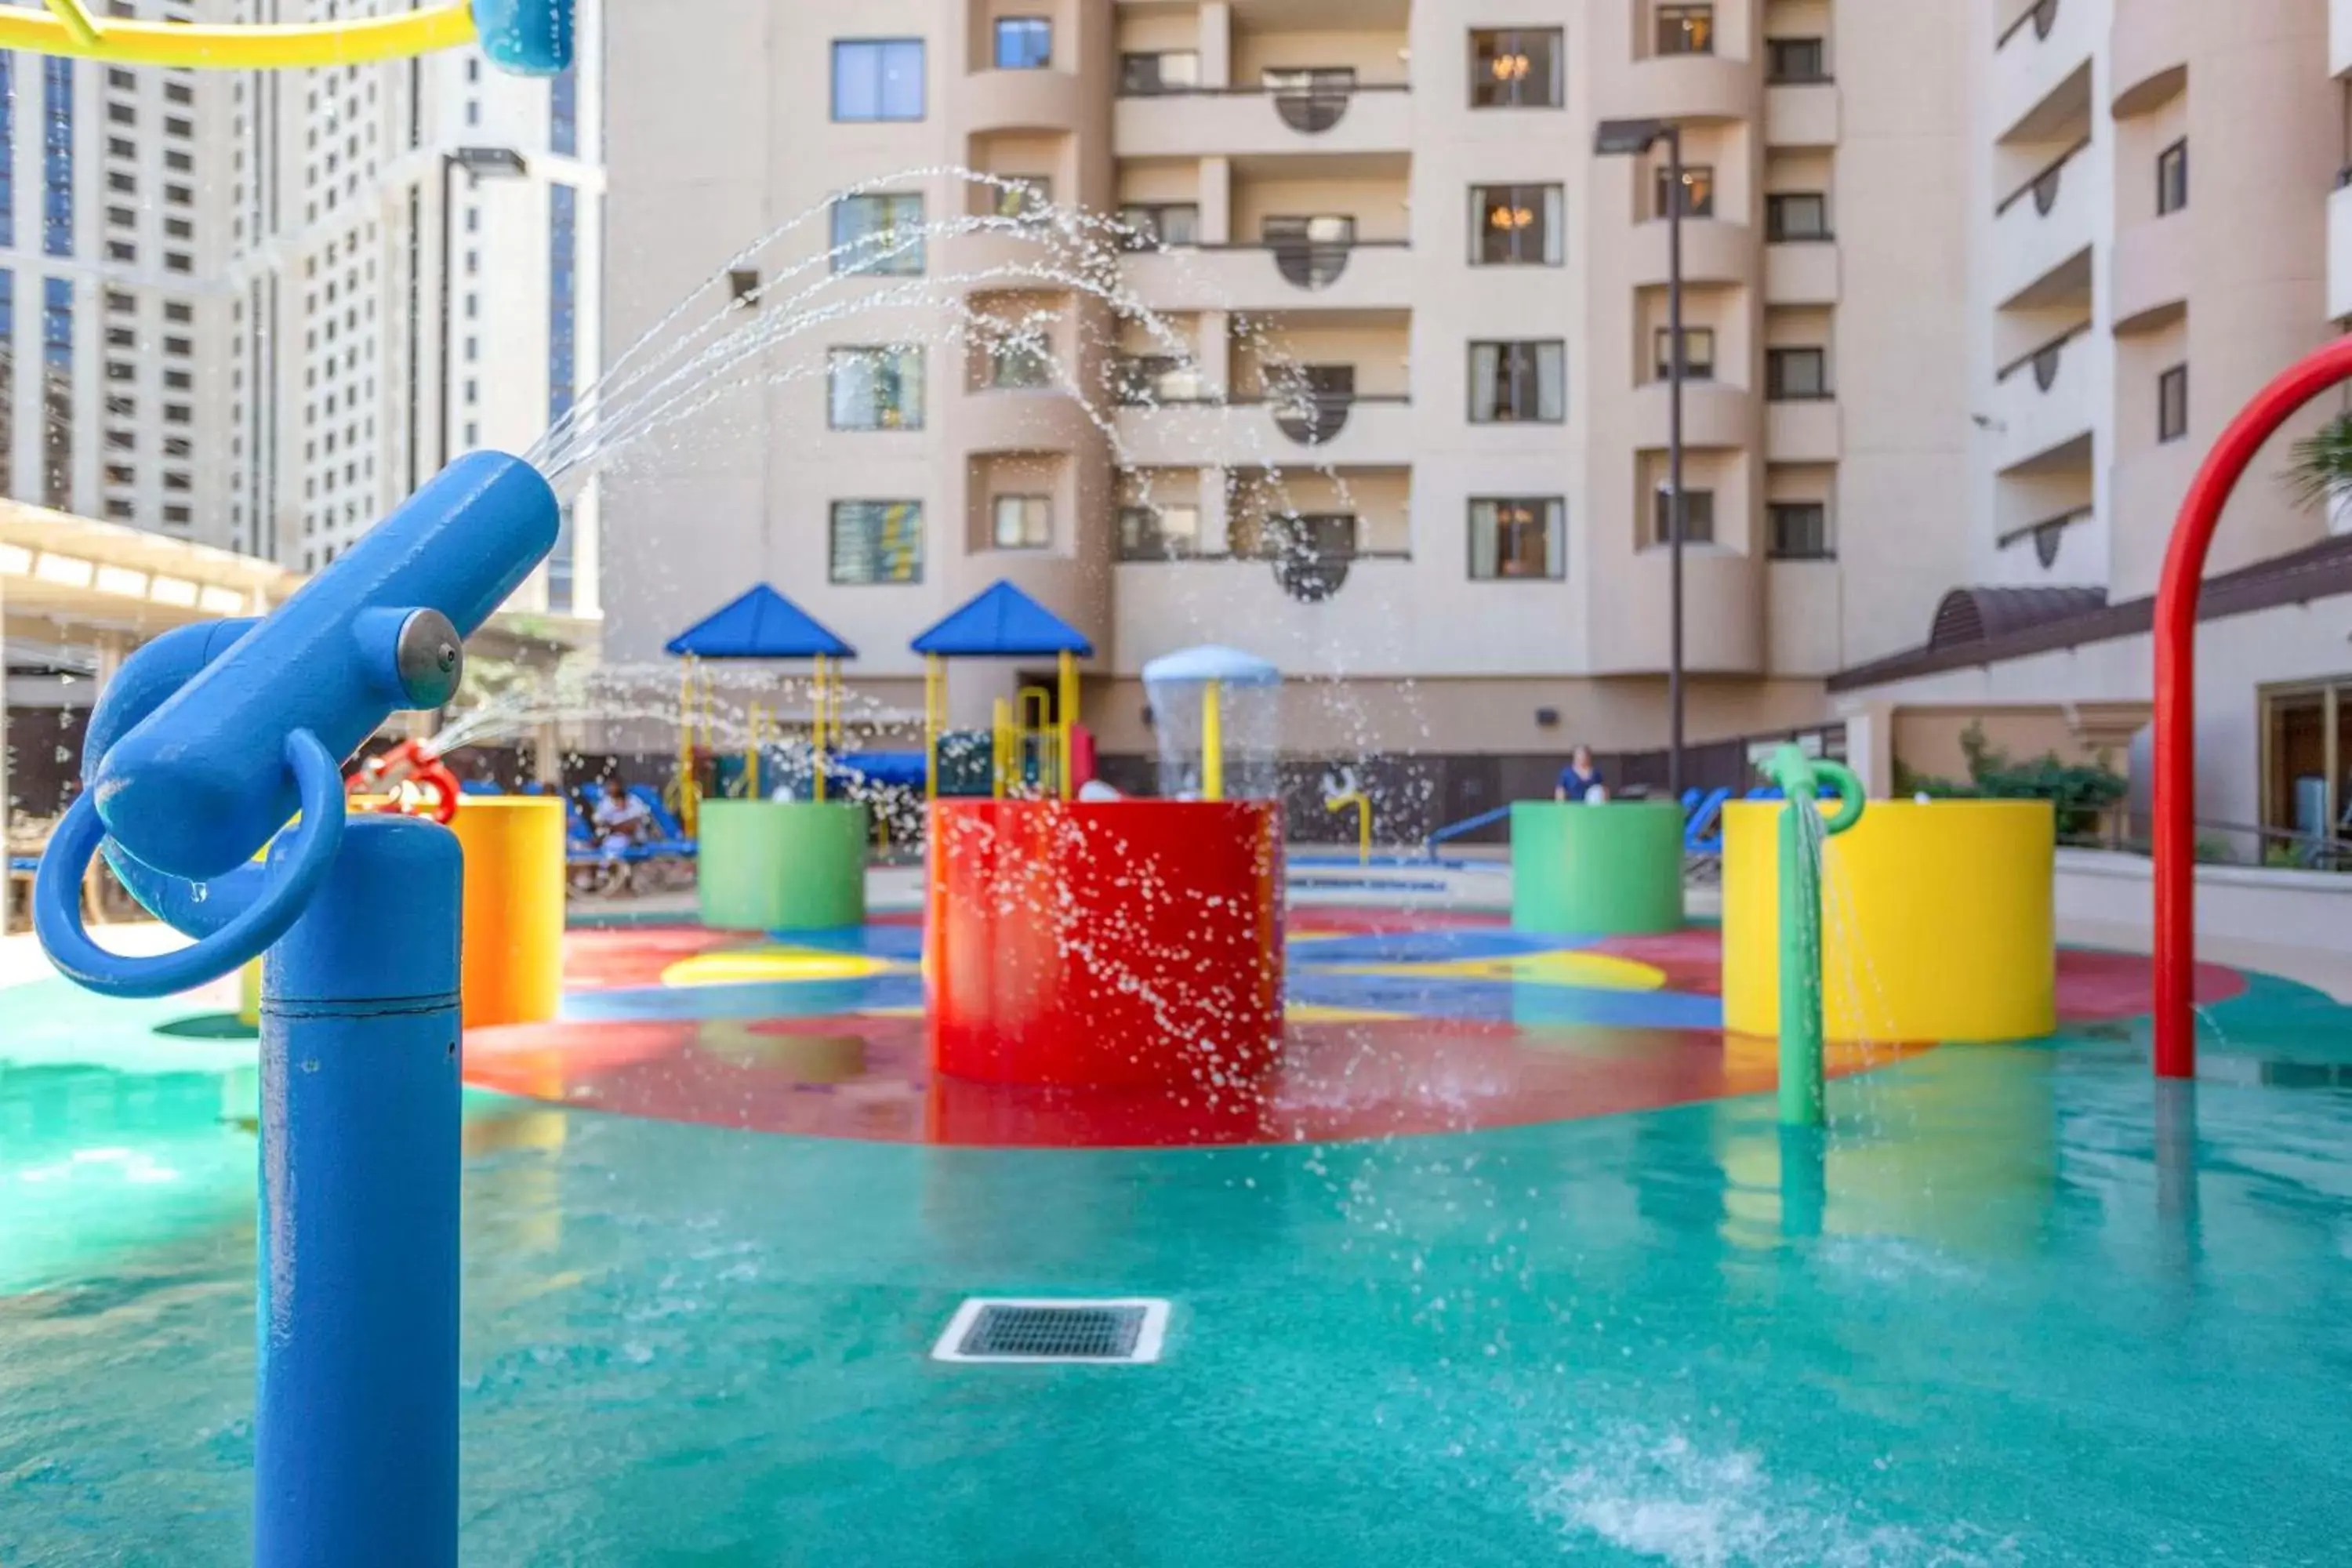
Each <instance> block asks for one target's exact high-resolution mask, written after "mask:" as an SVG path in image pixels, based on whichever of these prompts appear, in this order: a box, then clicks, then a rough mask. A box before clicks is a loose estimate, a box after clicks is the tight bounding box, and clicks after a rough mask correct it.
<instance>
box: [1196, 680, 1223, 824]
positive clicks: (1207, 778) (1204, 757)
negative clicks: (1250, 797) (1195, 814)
mask: <svg viewBox="0 0 2352 1568" xmlns="http://www.w3.org/2000/svg"><path fill="white" fill-rule="evenodd" d="M1201 798H1202V800H1223V799H1224V798H1225V719H1224V712H1223V704H1221V703H1220V702H1219V701H1218V700H1217V683H1216V682H1215V681H1213V680H1212V681H1210V682H1208V683H1207V684H1206V685H1204V686H1202V688H1201Z"/></svg>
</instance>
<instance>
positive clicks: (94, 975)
mask: <svg viewBox="0 0 2352 1568" xmlns="http://www.w3.org/2000/svg"><path fill="white" fill-rule="evenodd" d="M286 765H287V766H288V767H289V769H291V770H292V772H293V774H294V783H295V786H296V788H297V789H298V790H299V791H300V794H301V798H302V822H301V826H299V827H297V828H296V829H295V830H294V837H293V843H292V845H291V846H290V847H289V853H288V855H287V856H286V858H284V859H283V860H281V861H280V862H279V864H278V867H277V868H275V869H274V870H273V871H272V872H270V873H266V874H265V876H264V879H263V881H262V884H261V889H260V892H259V896H257V898H255V900H253V902H252V903H251V904H250V905H249V906H247V908H246V909H244V910H240V911H239V912H238V913H236V915H234V916H232V917H230V919H229V920H228V921H226V923H224V924H223V925H222V926H221V927H220V929H219V930H217V931H213V932H211V933H210V934H209V935H206V936H205V937H203V938H202V939H200V940H199V941H197V942H195V943H194V945H192V946H189V947H184V948H182V949H180V950H179V951H178V952H168V953H164V954H163V955H162V956H160V957H156V958H125V957H123V956H122V955H121V953H116V952H107V951H106V950H105V949H104V948H102V947H100V946H99V945H98V944H97V943H96V942H92V941H90V940H89V931H86V930H84V929H83V926H82V923H81V884H82V878H83V876H84V875H85V874H86V873H87V872H88V871H89V863H90V859H91V858H92V857H93V856H95V855H96V854H97V853H98V849H99V845H100V841H101V840H103V839H104V838H105V837H106V824H105V823H104V822H103V821H102V820H100V817H99V815H98V802H97V800H96V798H95V797H94V796H93V795H91V794H90V792H89V791H88V790H84V791H83V792H82V793H81V794H80V795H77V796H75V797H74V803H73V805H70V806H68V808H67V809H66V815H65V820H64V821H63V822H60V823H59V824H58V831H57V833H56V835H55V837H52V838H51V839H50V840H49V847H48V850H47V853H46V854H44V855H43V856H42V857H41V868H40V871H39V873H38V874H37V876H36V877H35V879H34V881H33V929H34V931H37V933H39V936H40V939H41V946H42V947H43V948H44V949H46V950H47V952H48V955H49V961H50V962H51V963H55V964H56V965H57V966H58V970H59V971H60V972H62V973H64V974H65V976H66V978H68V980H71V981H73V982H75V983H76V984H80V985H84V986H87V987H88V988H89V989H90V990H92V991H95V992H97V993H99V994H100V995H102V996H169V995H172V994H175V993H177V992H181V991H185V990H187V989H189V988H190V987H191V986H196V985H201V984H204V983H205V982H206V981H208V980H217V979H218V978H220V977H221V976H222V975H224V974H226V973H229V972H230V971H231V970H234V969H236V968H238V967H240V966H242V965H243V964H244V963H246V962H247V961H248V960H250V959H252V958H255V957H257V956H258V955H259V954H260V952H261V951H262V950H263V949H264V948H267V947H268V946H269V945H270V944H271V943H272V942H276V941H277V940H278V938H279V937H281V936H284V935H285V934H286V932H287V930H288V928H289V927H290V926H292V925H293V923H294V922H295V921H298V920H299V919H300V918H301V916H302V910H304V908H305V907H307V906H308V905H309V904H310V895H311V894H313V893H315V892H317V891H318V889H319V882H320V879H321V878H323V877H325V876H326V874H327V868H328V867H329V866H330V865H331V864H332V863H333V861H334V858H335V851H336V850H337V849H339V848H341V847H342V842H343V776H342V771H341V769H340V768H338V767H336V765H335V759H334V758H333V757H332V756H331V755H329V754H328V752H327V748H326V747H325V746H323V745H321V744H320V742H319V738H318V737H317V736H316V735H313V734H311V733H310V731H308V730H296V731H293V732H292V733H290V734H289V735H288V736H287V737H286Z"/></svg>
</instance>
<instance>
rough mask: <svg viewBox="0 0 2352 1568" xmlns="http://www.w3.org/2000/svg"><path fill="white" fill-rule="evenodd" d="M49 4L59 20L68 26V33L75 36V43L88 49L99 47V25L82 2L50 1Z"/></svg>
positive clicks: (69, 0)
mask: <svg viewBox="0 0 2352 1568" xmlns="http://www.w3.org/2000/svg"><path fill="white" fill-rule="evenodd" d="M48 4H49V9H50V11H52V12H53V13H55V14H56V16H57V18H58V21H60V22H63V23H64V24H65V25H66V31H67V32H68V33H70V34H72V35H73V41H74V42H75V43H77V44H79V45H80V46H81V47H83V48H86V49H87V48H91V47H95V46H96V45H97V43H98V23H97V21H96V20H95V19H94V18H93V17H92V16H90V14H89V11H88V10H86V9H84V8H83V6H82V3H81V0H48Z"/></svg>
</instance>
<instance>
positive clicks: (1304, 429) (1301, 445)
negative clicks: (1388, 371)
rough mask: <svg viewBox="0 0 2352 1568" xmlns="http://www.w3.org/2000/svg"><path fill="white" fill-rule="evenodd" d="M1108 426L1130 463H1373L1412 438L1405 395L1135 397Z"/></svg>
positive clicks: (1127, 464) (1149, 465) (1196, 465)
mask: <svg viewBox="0 0 2352 1568" xmlns="http://www.w3.org/2000/svg"><path fill="white" fill-rule="evenodd" d="M1111 427H1112V431H1113V433H1114V435H1115V437H1117V440H1118V458H1119V461H1120V463H1121V464H1122V465H1123V466H1125V467H1128V468H1204V467H1208V466H1211V465H1234V464H1240V465H1244V466H1253V467H1260V466H1268V465H1272V466H1284V465H1288V466H1300V465H1304V466H1307V467H1314V468H1322V467H1327V466H1328V467H1343V466H1349V465H1354V466H1377V465H1379V464H1381V463H1383V462H1388V461H1391V460H1393V459H1394V458H1395V456H1396V454H1398V453H1400V452H1404V451H1410V450H1411V449H1412V446H1413V419H1412V404H1411V403H1410V401H1409V400H1408V399H1406V398H1403V397H1352V398H1348V397H1330V396H1325V397H1317V398H1313V399H1311V400H1310V404H1309V405H1301V404H1298V403H1296V402H1292V401H1289V400H1264V399H1261V400H1254V401H1249V402H1231V403H1225V402H1217V401H1203V402H1198V403H1165V404H1160V405H1149V406H1145V405H1136V406H1128V407H1122V408H1120V409H1119V410H1118V412H1117V414H1116V415H1115V416H1113V419H1112V426H1111Z"/></svg>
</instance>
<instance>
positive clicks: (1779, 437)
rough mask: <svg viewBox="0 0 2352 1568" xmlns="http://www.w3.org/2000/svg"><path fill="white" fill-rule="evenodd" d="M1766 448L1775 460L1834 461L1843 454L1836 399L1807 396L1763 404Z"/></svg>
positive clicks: (1792, 461)
mask: <svg viewBox="0 0 2352 1568" xmlns="http://www.w3.org/2000/svg"><path fill="white" fill-rule="evenodd" d="M1764 450H1765V452H1766V454H1767V455H1768V456H1769V458H1770V459H1771V460H1772V461H1773V462H1776V463H1834V462H1836V461H1837V460H1838V458H1839V457H1840V456H1841V455H1842V453H1841V451H1840V443H1839V430H1838V405H1837V400H1836V399H1835V398H1830V397H1806V398H1796V399H1788V400H1782V401H1776V402H1772V403H1768V404H1766V405H1764Z"/></svg>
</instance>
